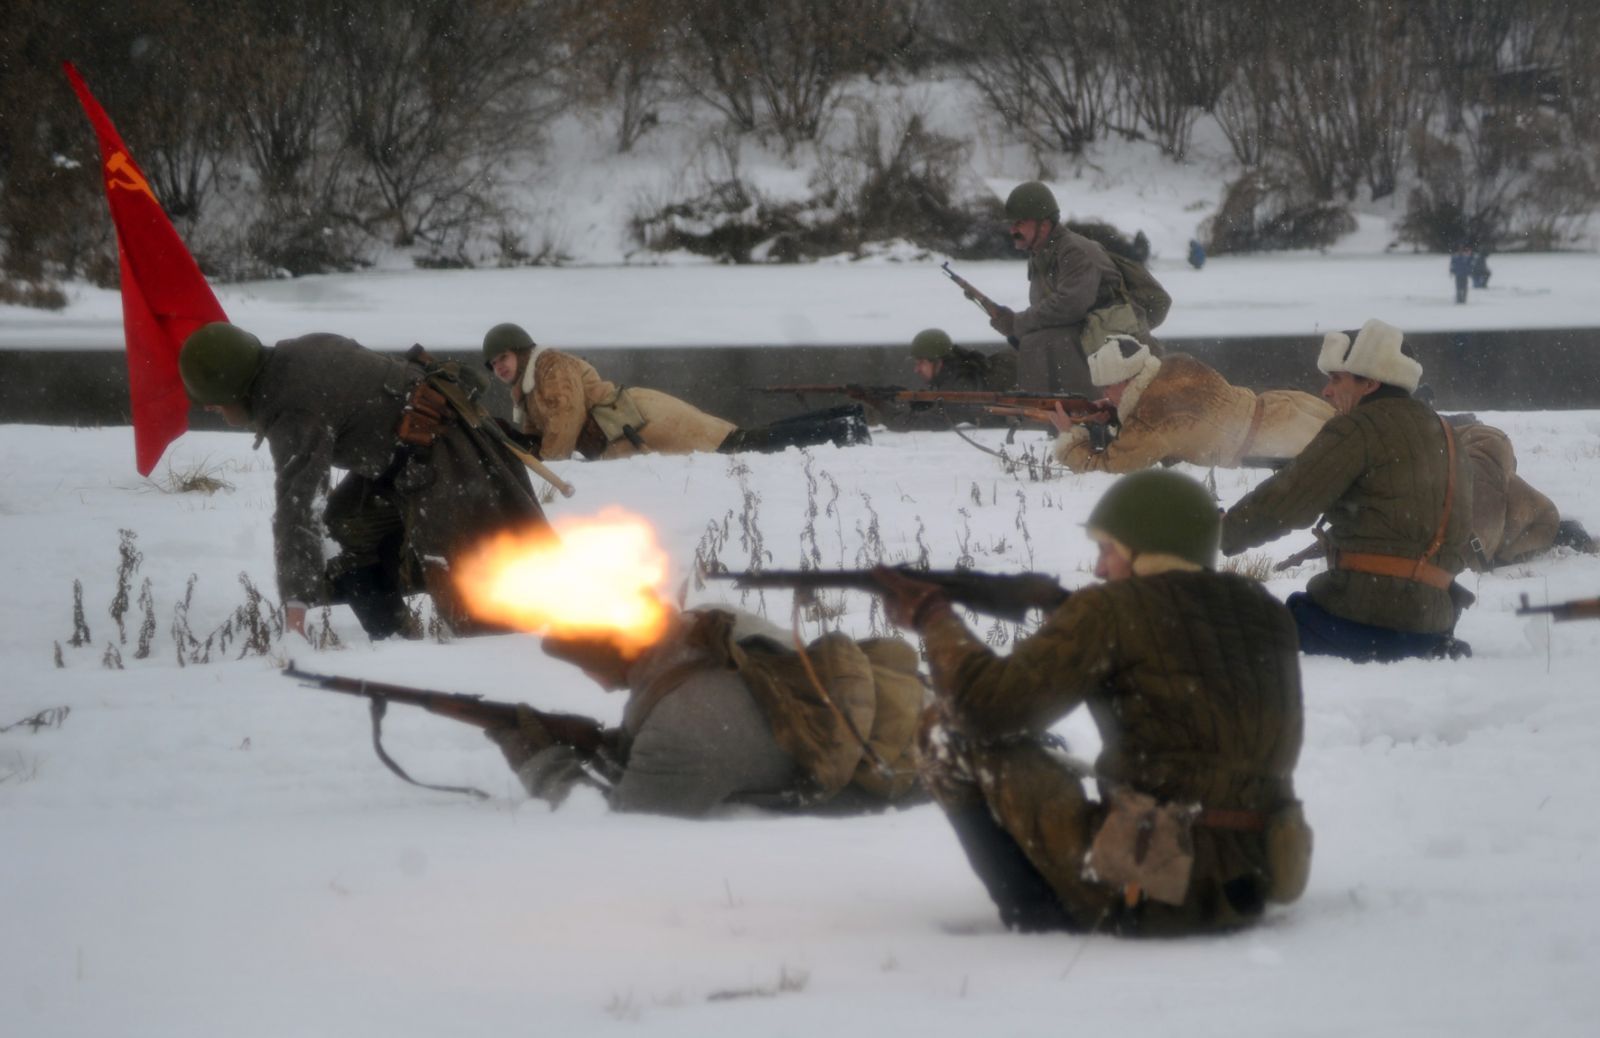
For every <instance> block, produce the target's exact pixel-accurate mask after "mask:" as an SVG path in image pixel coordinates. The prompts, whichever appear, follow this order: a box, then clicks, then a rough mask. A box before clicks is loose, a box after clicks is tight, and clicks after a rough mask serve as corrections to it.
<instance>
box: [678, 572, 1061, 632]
mask: <svg viewBox="0 0 1600 1038" xmlns="http://www.w3.org/2000/svg"><path fill="white" fill-rule="evenodd" d="M890 568H891V569H894V570H895V571H897V572H899V573H902V574H904V575H905V576H907V577H910V578H912V579H913V580H921V581H925V582H927V583H929V584H936V585H938V586H939V587H940V588H941V589H943V591H944V593H945V595H946V596H947V597H948V598H949V599H950V601H952V602H954V603H955V604H957V605H961V606H965V607H967V608H968V609H971V610H973V611H974V612H979V613H987V614H989V615H990V616H998V617H1000V618H1002V619H1006V620H1019V621H1020V620H1022V619H1023V618H1024V617H1026V616H1027V615H1028V610H1030V609H1039V610H1044V611H1049V610H1051V609H1054V608H1056V607H1057V606H1059V605H1060V604H1061V603H1062V602H1065V601H1066V600H1067V596H1068V595H1070V594H1071V592H1070V591H1068V590H1067V589H1066V588H1064V587H1062V586H1061V585H1060V584H1058V583H1057V582H1056V580H1055V578H1054V577H1050V576H1047V575H1045V574H1043V573H979V572H977V571H975V570H963V569H914V568H912V567H910V566H893V567H890ZM706 576H707V577H708V578H710V579H712V580H731V581H733V582H734V586H735V587H740V588H791V589H793V590H794V591H795V592H796V594H810V593H814V592H816V591H820V590H824V589H828V588H848V589H853V590H857V591H872V592H877V591H881V590H883V589H882V586H881V585H880V584H879V583H878V582H877V581H876V580H874V579H873V576H872V571H871V570H865V569H805V570H796V569H774V570H763V571H761V572H744V573H731V572H728V573H707V574H706Z"/></svg>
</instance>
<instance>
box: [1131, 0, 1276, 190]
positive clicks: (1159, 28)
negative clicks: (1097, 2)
mask: <svg viewBox="0 0 1600 1038" xmlns="http://www.w3.org/2000/svg"><path fill="white" fill-rule="evenodd" d="M1116 10H1117V21H1118V36H1119V39H1120V41H1121V43H1120V45H1119V46H1118V48H1117V52H1118V53H1119V54H1122V55H1125V56H1126V57H1127V58H1128V59H1129V65H1130V73H1129V74H1127V75H1124V76H1122V77H1121V81H1122V83H1123V84H1124V87H1125V89H1126V91H1127V94H1128V99H1129V102H1130V103H1131V105H1132V108H1133V113H1134V115H1135V116H1136V117H1137V118H1138V120H1139V122H1140V124H1141V125H1142V126H1143V127H1144V128H1145V129H1146V130H1148V131H1149V133H1150V135H1151V136H1152V137H1154V138H1155V141H1156V143H1157V144H1159V145H1160V146H1161V150H1162V151H1163V152H1165V153H1166V154H1168V155H1170V156H1172V157H1173V158H1174V159H1181V158H1183V157H1184V155H1185V154H1186V153H1187V152H1188V150H1189V137H1190V134H1191V133H1192V132H1193V130H1194V124H1195V120H1196V119H1198V118H1199V116H1200V113H1201V112H1202V111H1211V110H1212V109H1214V108H1215V107H1216V105H1217V100H1218V98H1219V97H1221V96H1222V93H1223V90H1224V88H1225V87H1226V86H1227V85H1228V82H1229V79H1230V78H1231V74H1232V72H1233V70H1234V67H1235V62H1236V61H1237V60H1238V59H1239V58H1240V56H1241V55H1240V53H1239V51H1238V47H1237V43H1236V41H1235V39H1234V37H1233V36H1232V33H1231V30H1233V29H1234V28H1235V25H1234V22H1235V19H1234V18H1233V17H1232V15H1231V10H1232V8H1231V5H1229V4H1218V3H1215V2H1214V0H1144V2H1142V3H1138V4H1129V5H1125V6H1121V7H1118V8H1117V9H1116ZM1249 60H1253V56H1252V58H1251V59H1249Z"/></svg>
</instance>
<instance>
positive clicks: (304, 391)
mask: <svg viewBox="0 0 1600 1038" xmlns="http://www.w3.org/2000/svg"><path fill="white" fill-rule="evenodd" d="M423 377H424V371H423V369H422V368H421V367H420V366H419V365H417V364H412V363H408V362H406V361H403V360H400V359H398V358H394V357H386V356H384V355H382V354H378V353H374V352H372V351H371V350H368V349H365V348H364V347H362V346H361V345H360V344H359V343H356V342H354V341H353V340H351V339H346V338H344V337H342V336H338V335H307V336H303V337H301V338H298V339H289V340H285V341H283V342H280V343H278V344H277V345H276V346H275V347H273V348H271V349H268V350H267V351H266V359H265V361H264V362H263V365H262V368H261V372H260V374H259V375H258V376H257V377H256V380H255V382H254V383H253V384H252V385H251V388H250V397H249V400H248V401H247V403H246V407H247V409H248V411H249V415H250V425H251V428H253V429H254V430H255V431H256V433H257V440H256V443H257V445H258V446H259V445H260V443H261V442H262V441H263V440H264V441H266V443H267V446H268V447H269V448H270V450H271V452H272V460H273V464H274V466H275V468H276V472H277V478H276V495H275V496H276V506H275V508H274V510H273V517H272V532H273V545H274V555H275V558H276V561H277V575H278V591H279V594H280V595H282V596H283V598H284V599H285V600H286V601H287V600H298V601H301V602H306V603H316V602H320V601H323V600H324V599H325V592H326V590H327V589H326V588H325V586H324V574H325V564H324V561H323V550H322V544H323V536H324V529H323V523H322V521H321V520H322V516H321V514H320V511H319V505H320V503H321V501H322V499H323V498H324V496H325V495H327V494H328V476H329V471H330V469H331V468H333V467H335V466H336V467H338V468H341V469H344V470H346V471H347V472H348V473H349V475H348V476H347V477H346V479H345V481H344V483H342V484H341V485H340V488H339V492H338V494H336V495H335V498H334V500H335V501H339V502H354V503H352V504H351V505H350V507H348V508H341V509H340V511H341V518H342V525H346V526H361V525H364V523H363V522H361V521H356V519H353V516H354V513H356V512H359V511H360V510H361V509H362V508H363V507H365V506H364V505H363V504H361V503H360V502H366V503H369V504H370V503H376V504H378V505H379V506H381V507H379V508H378V511H379V512H381V514H380V515H379V516H378V521H379V522H380V523H385V522H392V525H393V526H395V527H396V531H395V532H396V534H397V536H396V537H395V538H394V539H393V542H391V543H393V544H397V545H398V546H400V547H402V548H403V550H404V552H405V553H406V555H407V556H408V560H407V561H408V562H409V563H411V564H413V565H416V566H420V565H422V564H424V563H427V564H428V565H429V566H430V567H431V568H437V567H434V566H433V565H432V560H449V559H452V558H454V557H456V555H457V554H459V553H460V552H461V551H463V550H465V549H466V548H467V547H469V546H470V545H472V544H473V543H474V542H476V541H477V540H479V539H480V538H482V537H485V536H487V535H488V534H490V533H493V532H496V531H499V530H502V529H505V528H507V527H513V526H525V525H527V524H529V523H535V524H539V525H541V526H542V525H544V514H543V512H542V511H541V510H540V508H539V504H538V501H537V499H536V498H535V497H534V495H533V488H532V486H531V485H530V483H529V481H528V475H527V471H526V470H525V469H524V468H523V467H522V465H521V464H520V463H519V462H517V461H516V460H515V459H514V458H513V457H512V456H511V455H510V454H509V453H507V452H506V451H505V449H504V448H503V447H501V446H500V445H499V444H498V443H496V442H494V441H492V440H489V439H488V438H487V437H485V436H482V435H480V434H478V433H476V432H474V431H473V430H471V429H469V428H467V427H466V426H465V425H463V424H462V423H461V422H460V421H453V422H447V423H446V424H444V425H443V427H442V431H441V432H440V434H439V436H438V439H437V440H436V441H435V442H434V443H433V444H432V446H429V447H408V448H404V449H402V448H401V447H400V446H399V444H398V441H397V439H396V431H397V429H398V428H399V425H400V420H401V414H402V411H403V410H404V409H405V407H406V404H407V400H408V397H409V396H410V394H411V392H412V390H413V388H414V387H415V386H416V384H417V383H418V382H420V381H422V379H423ZM368 510H369V511H371V509H368ZM331 518H332V517H330V520H331ZM357 518H359V517H357ZM367 525H370V524H367ZM330 526H333V527H334V529H332V530H331V532H332V533H333V535H334V536H335V538H336V539H339V540H341V542H344V541H346V540H347V538H345V537H342V536H340V535H341V534H342V533H344V532H345V531H344V530H343V529H342V526H341V524H335V523H331V522H330ZM382 539H383V538H381V537H374V538H372V541H373V543H374V544H375V543H377V542H378V541H379V540H382ZM362 547H371V545H363V546H362Z"/></svg>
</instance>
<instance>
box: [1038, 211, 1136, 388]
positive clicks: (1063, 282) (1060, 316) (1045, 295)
mask: <svg viewBox="0 0 1600 1038" xmlns="http://www.w3.org/2000/svg"><path fill="white" fill-rule="evenodd" d="M1121 289H1122V275H1121V274H1120V273H1118V272H1117V267H1116V264H1115V263H1113V262H1112V260H1111V257H1110V256H1108V255H1107V254H1106V250H1105V249H1104V248H1102V247H1101V246H1100V245H1099V244H1098V243H1096V242H1092V241H1090V240H1089V239H1088V238H1085V237H1084V236H1083V235H1081V234H1077V233H1075V232H1073V231H1070V230H1068V229H1067V228H1066V227H1065V226H1063V225H1061V224H1057V225H1056V228H1055V230H1054V232H1052V233H1051V235H1050V237H1049V238H1048V239H1047V240H1046V241H1045V243H1044V244H1043V245H1041V246H1040V247H1039V248H1038V249H1037V250H1035V251H1034V252H1032V253H1030V254H1029V256H1028V308H1027V309H1026V310H1019V311H1018V312H1017V324H1016V334H1017V339H1018V340H1019V342H1020V343H1021V345H1020V346H1019V347H1018V350H1017V353H1018V356H1017V376H1018V385H1019V386H1020V388H1022V389H1025V390H1028V391H1030V392H1063V393H1082V394H1084V395H1085V396H1090V395H1093V393H1094V387H1093V386H1092V385H1091V384H1090V382H1089V365H1088V362H1087V361H1086V360H1085V354H1084V352H1083V342H1082V339H1083V332H1084V324H1085V321H1086V320H1087V319H1088V317H1089V314H1090V312H1091V311H1093V310H1097V309H1100V308H1102V307H1106V306H1110V305H1111V304H1112V303H1115V302H1117V301H1118V299H1119V298H1120V292H1121ZM1104 331H1106V332H1127V333H1129V334H1137V335H1138V337H1139V338H1141V339H1144V338H1148V336H1149V331H1150V329H1149V327H1148V326H1145V325H1142V323H1141V327H1138V328H1106V329H1104Z"/></svg>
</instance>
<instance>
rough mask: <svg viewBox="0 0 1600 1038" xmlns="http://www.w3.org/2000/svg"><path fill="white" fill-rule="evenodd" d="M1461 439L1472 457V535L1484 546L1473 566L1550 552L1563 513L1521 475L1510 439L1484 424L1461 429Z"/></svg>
mask: <svg viewBox="0 0 1600 1038" xmlns="http://www.w3.org/2000/svg"><path fill="white" fill-rule="evenodd" d="M1456 436H1457V438H1458V439H1459V440H1460V441H1461V446H1462V449H1464V450H1465V451H1466V452H1467V456H1468V457H1469V458H1471V459H1472V533H1473V535H1474V536H1475V537H1477V539H1478V543H1479V544H1480V545H1481V546H1482V547H1481V551H1482V557H1481V558H1480V557H1479V555H1478V553H1477V552H1473V553H1472V555H1471V556H1470V557H1469V562H1470V564H1471V566H1472V568H1473V569H1484V568H1492V567H1494V566H1505V565H1509V564H1511V563H1513V562H1520V561H1521V560H1523V559H1526V558H1528V557H1529V556H1531V555H1537V554H1539V553H1540V552H1543V551H1549V550H1550V547H1551V546H1552V545H1553V544H1554V543H1555V539H1556V530H1557V528H1558V527H1559V526H1560V524H1561V512H1560V510H1559V509H1557V508H1556V505H1555V502H1554V501H1551V500H1550V499H1549V498H1548V497H1545V496H1544V495H1543V494H1541V493H1539V491H1537V490H1535V489H1534V488H1533V487H1531V486H1529V485H1528V483H1527V481H1526V480H1524V479H1523V478H1522V477H1521V476H1519V475H1517V455H1516V452H1515V451H1513V450H1512V449H1511V440H1510V439H1509V438H1508V437H1507V436H1506V434H1505V433H1503V432H1501V431H1500V430H1499V429H1496V428H1495V427H1494V426H1492V425H1482V424H1479V423H1473V424H1470V425H1465V426H1461V427H1459V428H1457V430H1456ZM1485 564H1487V566H1486V565H1485Z"/></svg>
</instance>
